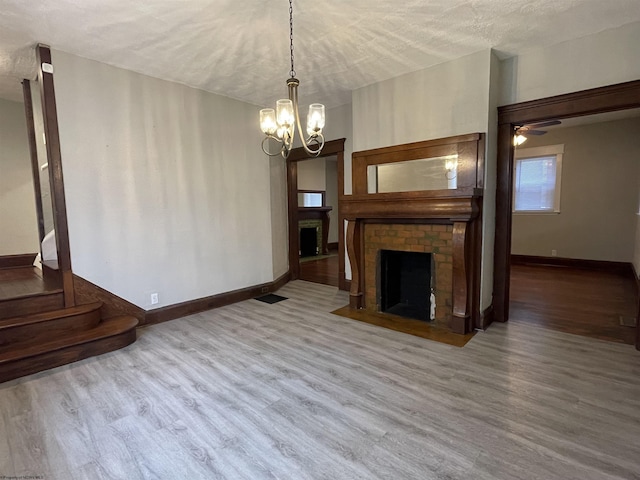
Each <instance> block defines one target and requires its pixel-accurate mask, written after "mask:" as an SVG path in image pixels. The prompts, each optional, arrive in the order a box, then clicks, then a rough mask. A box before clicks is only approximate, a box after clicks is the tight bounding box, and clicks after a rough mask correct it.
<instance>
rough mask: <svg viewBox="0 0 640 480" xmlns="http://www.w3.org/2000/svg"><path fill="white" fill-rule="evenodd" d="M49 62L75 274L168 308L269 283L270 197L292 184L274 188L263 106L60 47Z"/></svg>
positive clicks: (142, 301) (272, 268)
mask: <svg viewBox="0 0 640 480" xmlns="http://www.w3.org/2000/svg"><path fill="white" fill-rule="evenodd" d="M53 63H54V68H55V71H56V74H55V82H56V84H55V87H56V96H57V104H58V118H59V122H60V142H61V149H62V163H63V168H64V177H65V192H66V199H67V208H68V221H69V236H70V243H71V257H72V258H71V259H72V263H73V269H74V272H75V273H77V274H79V275H80V276H82V277H84V278H86V279H87V280H89V281H91V282H93V283H95V284H97V285H99V286H100V287H103V288H105V289H107V290H109V291H111V292H113V293H115V294H116V295H119V296H121V297H123V298H125V299H126V300H128V301H130V302H132V303H134V304H136V305H138V306H140V307H142V308H151V304H150V293H152V292H157V293H159V297H160V303H159V304H158V305H157V306H158V307H160V306H163V305H170V304H175V303H179V302H184V301H188V300H192V299H196V298H201V297H206V296H209V295H215V294H218V293H224V292H228V291H231V290H236V289H240V288H244V287H248V286H252V285H257V284H261V283H264V282H269V281H271V280H273V278H274V272H275V273H278V272H279V271H280V269H281V267H282V265H278V266H277V268H276V266H275V265H274V258H277V259H278V262H279V263H280V262H281V261H282V255H277V256H276V255H274V248H275V247H274V246H273V244H272V243H273V238H274V237H273V236H272V225H276V226H278V225H282V224H281V223H280V224H279V223H277V222H275V221H274V218H275V217H279V212H272V205H276V206H278V208H280V207H279V200H278V199H276V200H274V201H273V202H270V201H269V199H270V197H271V193H272V191H271V189H272V188H276V189H280V188H282V190H281V192H279V194H280V195H284V192H285V191H286V189H284V188H283V184H282V183H278V182H274V184H273V185H271V179H272V177H273V178H276V177H277V178H278V179H279V180H280V178H283V177H280V175H283V171H282V169H280V167H279V165H280V164H273V165H272V164H271V163H270V161H269V159H268V158H267V157H266V156H265V155H264V153H262V151H261V149H260V142H261V140H262V138H261V134H260V130H259V128H258V126H257V125H258V112H259V107H257V106H255V105H249V104H247V103H243V102H239V101H237V100H232V99H230V98H226V97H222V96H219V95H214V94H211V93H207V92H204V91H201V90H196V89H192V88H188V87H186V86H184V85H179V84H176V83H172V82H167V81H163V80H159V79H156V78H151V77H147V76H144V75H141V74H138V73H135V72H131V71H128V70H123V69H120V68H116V67H113V66H109V65H105V64H101V63H98V62H94V61H90V60H87V59H83V58H80V57H77V56H73V55H70V54H66V53H62V52H58V51H54V52H53ZM276 165H278V166H276ZM272 167H273V168H275V170H276V171H275V172H272V171H270V170H271V169H272ZM283 230H284V231H283V232H279V233H281V234H282V235H283V236H285V235H286V229H283ZM278 247H279V248H278V252H279V251H280V248H284V249H286V244H285V243H284V242H283V243H282V244H280V245H279V246H278ZM285 251H286V250H285ZM154 307H155V306H154Z"/></svg>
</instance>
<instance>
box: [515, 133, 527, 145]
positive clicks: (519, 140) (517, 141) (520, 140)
mask: <svg viewBox="0 0 640 480" xmlns="http://www.w3.org/2000/svg"><path fill="white" fill-rule="evenodd" d="M526 141H527V137H525V136H524V135H520V134H518V135H516V136H515V137H513V146H514V147H517V146H518V145H522V144H523V143H524V142H526Z"/></svg>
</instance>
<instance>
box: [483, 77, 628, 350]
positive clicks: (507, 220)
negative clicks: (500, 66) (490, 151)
mask: <svg viewBox="0 0 640 480" xmlns="http://www.w3.org/2000/svg"><path fill="white" fill-rule="evenodd" d="M639 107H640V80H634V81H631V82H625V83H619V84H615V85H609V86H606V87H599V88H592V89H589V90H582V91H579V92H574V93H568V94H564V95H557V96H553V97H547V98H542V99H539V100H532V101H529V102H522V103H516V104H512V105H505V106H502V107H499V108H498V158H497V186H496V231H495V247H494V270H493V271H494V275H493V307H494V314H495V320H497V321H500V322H505V321H507V320H508V319H509V281H510V277H511V273H510V268H511V259H510V257H511V211H512V199H513V155H514V147H513V137H514V135H515V128H516V127H517V126H521V125H525V124H529V123H536V122H543V121H546V120H555V119H558V120H560V119H563V118H571V117H581V116H585V115H593V114H597V113H606V112H613V111H616V110H627V109H630V108H639ZM636 348H637V349H640V326H639V327H636Z"/></svg>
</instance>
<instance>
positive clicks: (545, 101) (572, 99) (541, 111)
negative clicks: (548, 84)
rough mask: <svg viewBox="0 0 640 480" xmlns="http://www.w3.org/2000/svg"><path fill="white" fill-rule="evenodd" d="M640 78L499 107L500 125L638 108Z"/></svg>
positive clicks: (639, 102)
mask: <svg viewBox="0 0 640 480" xmlns="http://www.w3.org/2000/svg"><path fill="white" fill-rule="evenodd" d="M639 104H640V80H634V81H631V82H624V83H618V84H615V85H608V86H605V87H598V88H592V89H589V90H581V91H578V92H573V93H566V94H563V95H555V96H553V97H546V98H541V99H538V100H531V101H528V102H521V103H514V104H511V105H505V106H503V107H499V108H498V123H499V124H504V123H508V124H519V123H521V122H522V123H523V124H524V123H533V122H541V121H545V120H548V119H551V118H553V119H562V118H570V117H582V116H585V115H593V114H594V113H605V112H613V111H616V110H626V109H629V108H637V107H638V105H639Z"/></svg>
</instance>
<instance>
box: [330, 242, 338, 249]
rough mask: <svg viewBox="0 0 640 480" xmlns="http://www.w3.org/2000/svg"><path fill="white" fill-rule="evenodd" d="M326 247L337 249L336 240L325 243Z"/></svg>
mask: <svg viewBox="0 0 640 480" xmlns="http://www.w3.org/2000/svg"><path fill="white" fill-rule="evenodd" d="M327 248H328V249H329V250H338V242H329V243H327Z"/></svg>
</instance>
